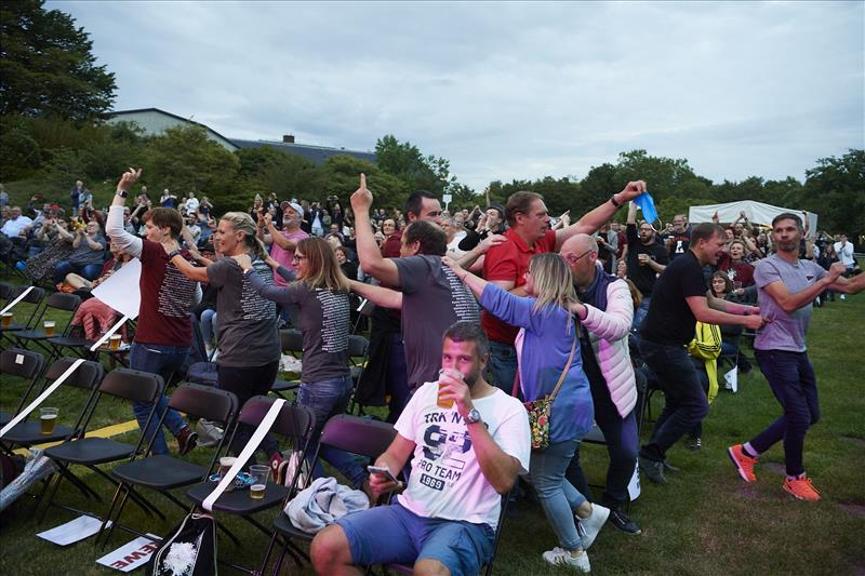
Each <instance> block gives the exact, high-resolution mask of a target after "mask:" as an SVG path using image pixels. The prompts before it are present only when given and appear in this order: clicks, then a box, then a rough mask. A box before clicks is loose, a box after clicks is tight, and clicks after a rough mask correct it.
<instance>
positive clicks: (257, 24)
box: [47, 0, 865, 191]
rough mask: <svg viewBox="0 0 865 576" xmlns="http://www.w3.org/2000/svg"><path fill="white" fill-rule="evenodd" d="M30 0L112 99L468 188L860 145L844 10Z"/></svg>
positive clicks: (861, 77)
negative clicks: (660, 162)
mask: <svg viewBox="0 0 865 576" xmlns="http://www.w3.org/2000/svg"><path fill="white" fill-rule="evenodd" d="M47 7H48V8H58V9H61V10H63V11H65V12H67V13H69V14H71V15H72V16H73V17H74V18H75V19H76V21H77V24H78V25H80V26H83V27H84V29H85V30H86V31H87V32H89V33H90V35H91V39H92V40H93V50H94V53H95V55H96V56H97V58H98V62H99V64H105V65H107V66H108V69H109V70H110V71H112V72H114V73H115V74H116V80H117V88H118V90H117V100H116V103H115V109H117V110H124V109H131V108H150V107H156V108H161V109H163V110H166V111H168V112H172V113H174V114H177V115H180V116H183V117H193V118H194V119H195V120H197V121H199V122H202V123H204V124H207V125H208V126H210V127H211V128H213V129H214V130H216V131H217V132H220V133H221V134H223V135H225V136H227V137H229V138H231V137H236V138H249V139H268V140H279V139H281V137H282V135H283V134H289V133H291V134H294V135H295V136H296V137H297V141H298V142H299V143H305V144H317V145H322V146H334V147H345V148H350V149H357V150H372V149H373V148H374V147H375V142H376V140H377V139H378V138H379V137H381V136H383V135H385V134H394V135H395V136H396V137H397V138H399V139H400V140H401V141H405V140H408V141H410V142H412V143H413V144H416V145H417V146H418V147H420V149H421V150H422V151H423V152H424V153H425V154H434V155H436V156H442V157H445V158H447V159H449V160H450V162H451V169H452V172H453V173H454V174H455V175H456V176H457V177H458V178H459V179H460V181H461V182H463V183H466V184H468V185H469V186H472V187H474V188H475V189H476V190H478V191H481V190H483V188H484V187H485V186H486V185H487V184H488V183H489V182H490V181H491V180H495V179H500V180H504V181H510V180H511V179H513V178H519V179H532V178H538V177H542V176H546V175H550V176H554V177H557V178H558V177H562V176H575V177H577V178H582V177H584V176H585V175H586V173H587V172H588V170H589V169H590V168H591V167H592V166H597V165H599V164H602V163H604V162H615V161H616V158H617V157H618V154H619V153H620V152H623V151H628V150H633V149H635V148H644V149H646V150H647V151H648V152H649V154H651V155H656V156H666V157H672V158H686V159H687V160H688V161H689V162H690V165H691V167H692V168H693V169H694V170H695V171H696V172H697V173H698V174H700V175H702V176H706V177H708V178H711V179H713V180H715V181H722V180H724V179H728V180H742V179H744V178H746V177H748V176H752V175H757V176H762V177H765V178H767V179H782V178H785V177H787V176H793V177H796V178H798V179H800V180H803V179H804V175H805V174H804V173H805V170H807V169H809V168H812V167H814V165H815V161H816V160H817V159H818V158H822V157H826V156H838V155H841V154H844V153H845V152H846V151H847V149H848V148H863V147H865V114H863V108H865V3H863V2H841V3H835V2H815V3H807V2H772V3H747V2H719V3H708V2H701V3H694V4H689V3H679V2H658V3H635V2H627V3H613V4H606V3H573V4H570V3H549V4H545V3H540V2H530V3H502V4H498V3H491V2H484V3H471V2H458V3H432V2H426V3H405V4H401V3H394V2H386V3H385V2H383V3H336V2H332V3H331V2H322V3H308V4H306V3H297V2H243V3H231V2H131V1H122V2H114V1H110V0H109V1H106V0H102V1H98V2H56V1H51V2H48V3H47ZM649 185H650V187H651V182H650V183H649Z"/></svg>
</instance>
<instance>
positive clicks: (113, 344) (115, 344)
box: [108, 334, 120, 350]
mask: <svg viewBox="0 0 865 576" xmlns="http://www.w3.org/2000/svg"><path fill="white" fill-rule="evenodd" d="M108 349H109V350H120V334H112V335H111V336H110V337H109V338H108Z"/></svg>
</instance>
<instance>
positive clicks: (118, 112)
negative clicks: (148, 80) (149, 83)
mask: <svg viewBox="0 0 865 576" xmlns="http://www.w3.org/2000/svg"><path fill="white" fill-rule="evenodd" d="M140 112H158V113H160V114H165V115H166V116H170V117H171V118H174V119H176V120H180V121H182V122H186V123H188V124H195V125H196V126H201V127H202V128H204V129H205V130H207V131H209V132H212V133H214V134H216V135H217V136H219V137H220V138H222V139H223V140H226V141H227V142H232V140H231V138H226V137H225V136H223V135H222V134H220V133H219V132H217V131H216V130H214V129H213V128H211V127H210V126H208V125H206V124H202V123H201V122H196V121H195V120H191V119H189V118H184V117H183V116H178V115H177V114H172V113H171V112H166V111H165V110H162V109H161V108H135V109H133V110H116V111H114V112H109V113H108V114H107V116H108V118H116V117H118V116H125V115H128V114H138V113H140Z"/></svg>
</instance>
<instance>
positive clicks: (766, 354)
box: [727, 213, 865, 502]
mask: <svg viewBox="0 0 865 576" xmlns="http://www.w3.org/2000/svg"><path fill="white" fill-rule="evenodd" d="M803 232H804V230H803V228H802V220H801V219H800V218H799V216H797V215H796V214H790V213H784V214H779V215H778V216H776V217H775V218H774V219H773V220H772V241H773V243H774V245H775V247H776V252H775V253H774V254H772V255H771V256H769V257H768V258H765V259H763V260H760V261H759V262H757V266H756V269H755V271H754V279H755V282H756V284H757V300H758V303H759V304H760V310H762V312H763V314H764V315H765V316H766V317H767V318H769V319H771V320H772V322H771V323H770V324H767V325H766V326H765V327H764V328H763V330H762V331H760V332H758V333H757V337H756V339H755V340H754V356H755V357H756V358H757V363H758V364H759V365H760V370H761V371H762V372H763V375H764V376H765V377H766V380H768V381H769V386H771V387H772V392H773V393H774V394H775V398H777V399H778V402H779V403H780V404H781V408H782V409H783V414H782V415H781V416H780V417H779V418H778V419H777V420H775V421H774V422H773V423H772V424H770V425H769V427H768V428H766V429H765V430H763V431H762V432H760V433H759V434H758V435H757V436H755V437H753V438H752V439H751V440H750V441H749V442H746V443H745V444H736V445H735V446H731V447H730V448H729V449H728V450H727V452H728V455H729V456H730V459H731V460H732V461H733V464H735V465H736V468H737V469H738V471H739V475H740V476H741V477H742V479H743V480H745V482H756V480H757V477H756V476H755V474H754V465H755V464H756V463H757V459H758V458H759V456H760V454H762V453H764V452H766V451H767V450H769V449H770V448H771V447H772V446H774V445H775V444H777V443H778V442H779V441H781V440H783V442H784V463H785V466H786V472H787V476H786V478H785V479H784V483H783V485H782V488H783V489H784V490H785V491H786V492H788V493H789V494H791V495H792V496H793V497H795V498H798V499H799V500H808V501H812V502H813V501H817V500H820V492H818V491H817V489H816V488H814V486H813V485H812V484H811V479H810V478H808V476H807V475H806V474H805V466H804V463H803V459H802V452H803V449H804V444H805V434H806V433H807V432H808V428H810V427H811V426H812V425H813V424H816V423H817V420H819V418H820V406H819V402H818V399H817V379H816V377H815V375H814V368H813V366H812V365H811V361H810V360H809V359H808V351H807V346H806V344H805V332H806V331H807V329H808V323H809V321H810V319H811V303H812V302H813V301H814V299H815V298H817V296H819V295H820V294H821V293H823V291H824V290H827V289H828V290H833V291H835V292H841V293H842V294H844V293H846V294H856V293H858V292H861V291H862V290H863V289H865V274H860V275H859V276H857V277H856V278H854V279H852V280H850V279H847V278H844V277H843V276H842V274H843V273H844V271H845V266H844V264H843V263H842V262H836V263H834V264H832V266H831V267H830V268H829V270H828V271H826V270H824V269H823V268H822V267H821V266H819V265H818V264H816V263H814V262H812V261H810V260H800V259H799V243H800V240H801V238H802V235H803Z"/></svg>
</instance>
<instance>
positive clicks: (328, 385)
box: [297, 376, 367, 488]
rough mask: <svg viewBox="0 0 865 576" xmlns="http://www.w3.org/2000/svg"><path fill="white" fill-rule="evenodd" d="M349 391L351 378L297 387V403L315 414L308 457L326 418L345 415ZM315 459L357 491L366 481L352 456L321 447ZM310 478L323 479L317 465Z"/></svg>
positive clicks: (357, 462) (362, 471) (333, 379)
mask: <svg viewBox="0 0 865 576" xmlns="http://www.w3.org/2000/svg"><path fill="white" fill-rule="evenodd" d="M351 389H352V383H351V376H344V377H341V378H330V379H327V380H319V381H317V382H304V383H302V384H301V385H300V390H299V391H298V393H297V403H298V404H300V405H301V406H306V407H307V408H309V409H310V410H312V411H313V413H314V414H315V430H313V433H312V439H311V440H310V443H309V444H310V446H309V454H310V457H311V455H313V454H315V450H316V448H317V447H318V438H319V436H321V431H322V429H324V425H325V424H326V423H327V421H328V420H329V419H330V417H331V416H336V415H337V414H342V413H344V412H345V409H346V408H347V407H348V400H349V397H350V396H351ZM319 456H321V457H322V458H324V459H325V460H326V461H327V462H329V463H330V465H331V466H333V467H334V468H336V469H337V470H339V471H340V472H341V473H342V474H343V475H344V476H345V477H346V478H347V479H348V480H349V482H351V484H352V486H354V487H355V488H359V487H360V486H361V485H362V484H363V481H364V480H365V479H366V477H367V474H366V469H365V468H364V467H363V466H362V465H361V463H360V460H359V459H358V457H356V456H354V455H353V454H349V453H348V452H344V451H342V450H336V449H335V448H331V447H330V446H322V448H321V451H320V452H319ZM313 475H314V476H315V477H316V478H318V477H320V476H322V475H323V471H322V467H321V464H320V463H318V462H316V463H315V471H314V473H313Z"/></svg>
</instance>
